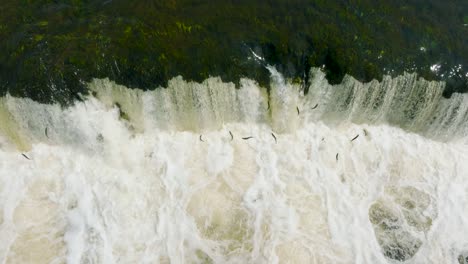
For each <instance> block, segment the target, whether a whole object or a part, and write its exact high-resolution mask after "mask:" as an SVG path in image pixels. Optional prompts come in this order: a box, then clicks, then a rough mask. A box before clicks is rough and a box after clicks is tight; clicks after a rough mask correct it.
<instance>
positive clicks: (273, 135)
mask: <svg viewBox="0 0 468 264" xmlns="http://www.w3.org/2000/svg"><path fill="white" fill-rule="evenodd" d="M271 136H272V137H273V138H274V139H275V143H278V141H276V136H275V134H273V133H271Z"/></svg>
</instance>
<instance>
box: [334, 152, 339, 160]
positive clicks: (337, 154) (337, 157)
mask: <svg viewBox="0 0 468 264" xmlns="http://www.w3.org/2000/svg"><path fill="white" fill-rule="evenodd" d="M338 156H339V154H338V153H336V156H335V158H336V161H338Z"/></svg>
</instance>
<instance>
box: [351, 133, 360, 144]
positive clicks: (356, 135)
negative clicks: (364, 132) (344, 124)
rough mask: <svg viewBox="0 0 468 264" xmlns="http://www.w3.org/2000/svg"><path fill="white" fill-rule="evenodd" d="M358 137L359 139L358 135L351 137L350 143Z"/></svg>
mask: <svg viewBox="0 0 468 264" xmlns="http://www.w3.org/2000/svg"><path fill="white" fill-rule="evenodd" d="M358 137H359V134H357V135H356V136H355V137H353V139H351V142H353V141H354V140H355V139H356V138H358Z"/></svg>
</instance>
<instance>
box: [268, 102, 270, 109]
mask: <svg viewBox="0 0 468 264" xmlns="http://www.w3.org/2000/svg"><path fill="white" fill-rule="evenodd" d="M267 110H270V101H268V108H267Z"/></svg>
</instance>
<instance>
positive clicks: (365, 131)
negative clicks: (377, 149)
mask: <svg viewBox="0 0 468 264" xmlns="http://www.w3.org/2000/svg"><path fill="white" fill-rule="evenodd" d="M363 131H364V136H366V137H367V135H368V134H369V132H367V130H366V129H365V128H364V129H363Z"/></svg>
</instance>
